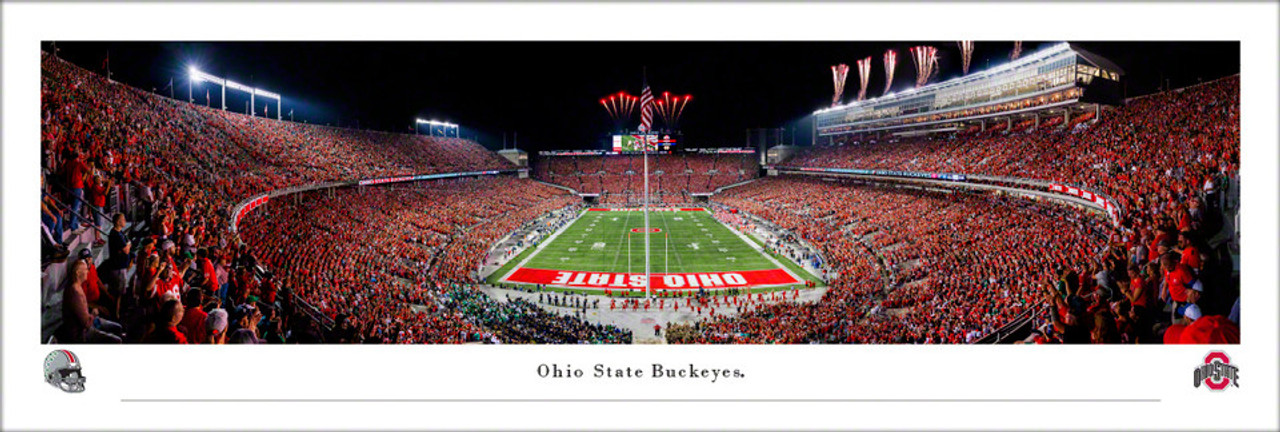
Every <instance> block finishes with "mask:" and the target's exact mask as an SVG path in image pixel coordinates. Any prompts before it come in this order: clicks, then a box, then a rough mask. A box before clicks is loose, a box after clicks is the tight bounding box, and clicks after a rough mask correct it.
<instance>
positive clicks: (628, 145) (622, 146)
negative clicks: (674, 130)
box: [613, 134, 676, 152]
mask: <svg viewBox="0 0 1280 432" xmlns="http://www.w3.org/2000/svg"><path fill="white" fill-rule="evenodd" d="M646 146H647V147H648V150H649V151H671V150H672V149H673V148H675V146H676V137H675V136H672V135H671V134H629V135H614V136H613V151H615V152H640V151H644V150H645V147H646Z"/></svg>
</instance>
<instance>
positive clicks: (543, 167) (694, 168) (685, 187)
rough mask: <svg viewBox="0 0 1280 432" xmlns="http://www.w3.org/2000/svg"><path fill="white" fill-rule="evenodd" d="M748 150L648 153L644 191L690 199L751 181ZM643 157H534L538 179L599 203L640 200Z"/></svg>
mask: <svg viewBox="0 0 1280 432" xmlns="http://www.w3.org/2000/svg"><path fill="white" fill-rule="evenodd" d="M754 162H755V155H753V154H735V153H730V154H695V153H669V154H653V155H649V172H650V177H649V190H650V192H651V193H652V194H653V195H654V196H655V200H654V201H655V202H669V203H680V202H692V198H691V197H690V195H689V194H692V193H709V192H712V191H715V190H716V189H717V188H720V187H723V186H728V185H731V184H734V183H738V182H742V181H746V180H750V179H753V178H756V176H757V175H759V169H758V167H756V166H755V165H754ZM643 173H644V161H643V160H642V156H637V155H605V156H543V157H538V158H535V159H534V160H533V175H534V178H537V179H539V180H542V181H545V182H548V183H554V184H559V185H562V186H565V187H569V188H573V189H574V190H577V191H578V192H582V193H598V194H602V197H601V202H604V203H617V204H635V203H639V202H640V201H641V199H642V197H643V195H644V177H643Z"/></svg>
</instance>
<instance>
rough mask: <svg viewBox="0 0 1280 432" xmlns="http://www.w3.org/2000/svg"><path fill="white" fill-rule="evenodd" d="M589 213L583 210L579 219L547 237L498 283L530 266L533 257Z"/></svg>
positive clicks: (574, 219)
mask: <svg viewBox="0 0 1280 432" xmlns="http://www.w3.org/2000/svg"><path fill="white" fill-rule="evenodd" d="M587 213H590V212H589V211H587V210H583V211H582V212H580V213H578V217H576V218H573V221H572V222H569V223H567V224H564V226H562V227H560V229H558V230H556V232H554V233H552V234H551V237H547V241H544V242H542V243H541V244H539V245H538V247H536V248H534V249H533V253H530V254H529V256H527V257H524V259H523V260H521V261H520V263H519V264H516V265H515V266H514V267H511V270H510V271H508V272H507V274H504V275H502V277H500V278H498V282H506V281H507V278H509V277H511V274H512V273H515V272H516V270H520V268H521V267H524V265H525V264H528V263H529V260H531V259H533V257H535V256H538V253H540V252H542V249H544V248H546V247H547V245H550V244H551V242H552V241H554V240H555V239H556V237H560V234H561V233H563V232H565V231H568V230H569V227H571V226H573V225H574V224H577V223H578V220H580V219H582V217H583V216H585V215H586V214H587Z"/></svg>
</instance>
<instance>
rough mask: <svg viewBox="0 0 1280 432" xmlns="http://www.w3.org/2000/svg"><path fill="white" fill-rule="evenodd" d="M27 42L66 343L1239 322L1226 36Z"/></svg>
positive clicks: (1058, 335) (45, 298) (754, 339)
mask: <svg viewBox="0 0 1280 432" xmlns="http://www.w3.org/2000/svg"><path fill="white" fill-rule="evenodd" d="M639 52H643V53H648V54H646V55H645V56H644V60H635V59H632V58H629V57H628V55H627V53H639ZM39 55H40V92H41V94H40V119H39V121H40V123H41V126H40V131H41V138H40V141H41V142H40V148H41V159H40V160H39V163H40V174H41V175H40V180H39V181H40V184H39V188H40V190H41V194H40V211H41V219H40V221H41V226H40V227H39V234H40V238H41V269H40V271H41V279H40V280H41V284H42V286H41V296H42V299H41V304H40V308H41V317H40V325H41V334H40V336H39V337H40V340H41V343H44V344H76V343H87V344H119V343H124V344H523V343H532V344H1239V343H1240V333H1241V328H1240V325H1239V322H1240V318H1239V310H1240V297H1241V289H1240V288H1241V284H1240V265H1239V262H1240V240H1241V233H1240V228H1239V227H1240V219H1239V215H1240V202H1241V199H1240V163H1241V158H1240V142H1241V141H1240V97H1241V91H1240V43H1239V42H1104V41H1087V42H1085V41H1081V42H1076V41H972V40H963V41H901V42H885V41H877V42H856V41H855V42H832V41H823V42H746V41H741V42H99V41H94V42H89V41H82V42H77V41H56V42H54V41H45V42H43V43H42V44H41V51H40V54H39ZM30 145H34V143H32V144H30ZM31 163H33V164H34V163H36V161H35V160H32V161H31ZM34 181H35V179H34V178H33V179H32V182H33V183H34ZM22 187H27V188H31V189H34V188H35V187H37V186H36V185H35V184H30V185H25V186H22ZM30 229H31V230H32V231H35V230H36V227H34V226H31V227H30ZM32 271H34V269H32ZM29 306H30V307H32V308H34V307H35V305H34V304H32V305H29ZM31 337H33V338H34V337H35V335H34V334H32V335H31Z"/></svg>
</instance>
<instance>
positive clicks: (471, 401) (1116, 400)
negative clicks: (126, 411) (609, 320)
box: [120, 398, 1161, 403]
mask: <svg viewBox="0 0 1280 432" xmlns="http://www.w3.org/2000/svg"><path fill="white" fill-rule="evenodd" d="M120 401H121V402H148V403H163V402H200V403H205V402H215V403H224V402H234V403H239V402H244V403H259V402H290V403H293V402H324V403H333V402H341V403H368V402H393V403H399V402H414V403H539V402H540V403H1079V402H1090V403H1097V402H1102V403H1132V402H1142V403H1158V402H1160V401H1161V400H1160V399H394V398H391V399H323V398H310V399H143V398H137V399H120Z"/></svg>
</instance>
